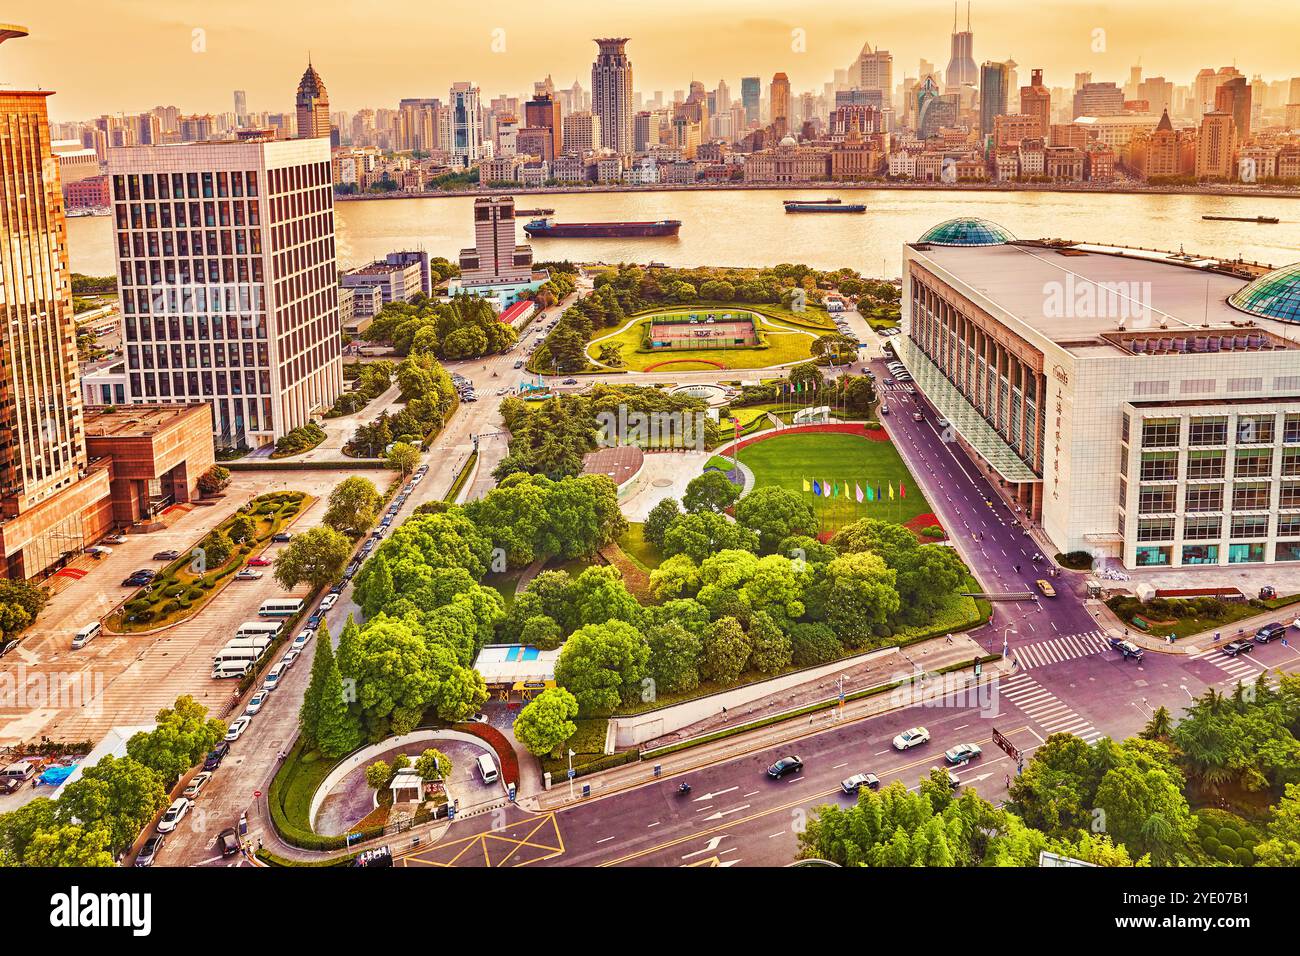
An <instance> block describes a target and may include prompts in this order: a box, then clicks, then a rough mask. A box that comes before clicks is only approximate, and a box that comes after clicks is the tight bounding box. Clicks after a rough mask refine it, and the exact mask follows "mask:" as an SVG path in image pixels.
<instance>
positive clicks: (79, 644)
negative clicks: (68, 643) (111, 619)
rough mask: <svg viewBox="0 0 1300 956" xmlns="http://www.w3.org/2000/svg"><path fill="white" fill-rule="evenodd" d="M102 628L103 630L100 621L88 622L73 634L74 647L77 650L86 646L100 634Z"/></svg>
mask: <svg viewBox="0 0 1300 956" xmlns="http://www.w3.org/2000/svg"><path fill="white" fill-rule="evenodd" d="M100 630H102V628H100V626H99V622H98V621H95V622H94V623H93V624H87V625H86V626H85V627H83V628H82V629H81V630H79V631H78V632H77V633H76V634H74V635H73V636H72V649H73V650H74V651H75V650H78V649H80V648H83V647H85V646H86V645H87V644H89V643H90V642H91V641H93V640H94V639H95V638H96V637H98V636H99V632H100Z"/></svg>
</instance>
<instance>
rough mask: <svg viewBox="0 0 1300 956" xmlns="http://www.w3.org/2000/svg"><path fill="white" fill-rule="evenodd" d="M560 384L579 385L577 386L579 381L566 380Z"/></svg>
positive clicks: (574, 379)
mask: <svg viewBox="0 0 1300 956" xmlns="http://www.w3.org/2000/svg"><path fill="white" fill-rule="evenodd" d="M560 384H561V385H577V384H578V380H577V379H576V378H566V379H565V380H564V381H563V382H561V383H560Z"/></svg>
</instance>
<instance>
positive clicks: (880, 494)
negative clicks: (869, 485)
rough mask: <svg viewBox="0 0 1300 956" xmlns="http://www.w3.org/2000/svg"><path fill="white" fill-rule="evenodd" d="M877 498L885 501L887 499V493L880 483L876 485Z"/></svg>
mask: <svg viewBox="0 0 1300 956" xmlns="http://www.w3.org/2000/svg"><path fill="white" fill-rule="evenodd" d="M876 500H877V501H884V500H885V493H884V492H883V491H881V490H880V486H879V485H876Z"/></svg>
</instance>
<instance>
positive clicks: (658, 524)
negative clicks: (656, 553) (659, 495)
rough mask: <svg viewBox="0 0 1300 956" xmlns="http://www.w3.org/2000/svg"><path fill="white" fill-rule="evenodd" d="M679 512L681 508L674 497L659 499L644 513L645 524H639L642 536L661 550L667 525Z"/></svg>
mask: <svg viewBox="0 0 1300 956" xmlns="http://www.w3.org/2000/svg"><path fill="white" fill-rule="evenodd" d="M681 513H682V508H681V505H679V504H678V503H677V499H676V498H663V499H661V500H660V501H659V502H658V504H656V505H655V506H654V507H653V508H651V509H650V512H649V514H647V515H646V518H645V524H643V525H642V526H641V534H642V536H643V537H644V538H645V539H646V540H647V541H648V542H650V543H651V544H652V545H654V546H655V547H656V548H659V549H660V550H662V549H663V546H664V534H665V533H666V532H667V531H668V526H669V525H671V524H672V523H673V519H674V518H676V517H678V516H679V515H680V514H681Z"/></svg>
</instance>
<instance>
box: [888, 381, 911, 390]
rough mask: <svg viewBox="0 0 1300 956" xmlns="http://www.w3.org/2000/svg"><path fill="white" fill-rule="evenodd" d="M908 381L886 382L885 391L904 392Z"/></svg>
mask: <svg viewBox="0 0 1300 956" xmlns="http://www.w3.org/2000/svg"><path fill="white" fill-rule="evenodd" d="M909 384H910V383H909V382H886V383H885V386H884V387H885V391H887V392H905V391H907V386H908V385H909Z"/></svg>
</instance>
